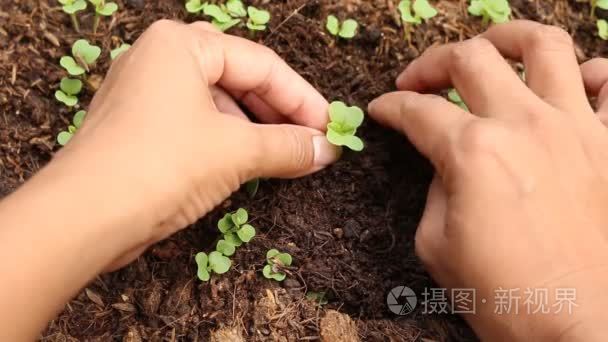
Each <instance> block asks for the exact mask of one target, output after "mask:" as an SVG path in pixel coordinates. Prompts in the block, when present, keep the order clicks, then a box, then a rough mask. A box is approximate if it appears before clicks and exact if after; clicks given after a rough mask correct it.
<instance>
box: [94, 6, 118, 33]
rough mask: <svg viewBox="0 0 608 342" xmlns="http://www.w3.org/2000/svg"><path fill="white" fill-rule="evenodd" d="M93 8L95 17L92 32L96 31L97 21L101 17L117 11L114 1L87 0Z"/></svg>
mask: <svg viewBox="0 0 608 342" xmlns="http://www.w3.org/2000/svg"><path fill="white" fill-rule="evenodd" d="M89 1H90V2H91V3H92V4H93V6H94V8H95V19H94V21H93V33H97V29H98V28H99V21H100V20H101V17H110V16H112V14H114V13H115V12H116V11H118V5H117V4H116V3H115V2H106V0H89Z"/></svg>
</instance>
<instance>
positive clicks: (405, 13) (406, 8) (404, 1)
mask: <svg viewBox="0 0 608 342" xmlns="http://www.w3.org/2000/svg"><path fill="white" fill-rule="evenodd" d="M398 8H399V12H400V13H401V20H403V22H405V23H409V24H414V25H415V24H420V23H421V20H420V18H417V17H414V15H413V14H412V1H410V0H401V2H400V3H399V6H398Z"/></svg>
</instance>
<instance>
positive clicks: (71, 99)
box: [55, 90, 78, 107]
mask: <svg viewBox="0 0 608 342" xmlns="http://www.w3.org/2000/svg"><path fill="white" fill-rule="evenodd" d="M55 98H56V99H57V101H59V102H61V103H63V104H64V105H66V106H68V107H74V106H75V105H77V104H78V98H77V97H76V96H73V95H68V94H66V93H64V92H63V91H61V90H57V91H56V92H55Z"/></svg>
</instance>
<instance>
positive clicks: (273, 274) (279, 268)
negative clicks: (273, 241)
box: [262, 249, 292, 281]
mask: <svg viewBox="0 0 608 342" xmlns="http://www.w3.org/2000/svg"><path fill="white" fill-rule="evenodd" d="M291 262H292V258H291V255H289V254H288V253H281V252H279V251H278V250H276V249H271V250H269V251H268V253H266V263H267V265H266V266H264V269H263V271H262V273H263V274H264V277H266V278H267V279H274V280H276V281H283V280H285V277H287V275H286V274H285V272H284V269H285V267H287V266H291Z"/></svg>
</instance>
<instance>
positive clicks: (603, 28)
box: [597, 19, 608, 40]
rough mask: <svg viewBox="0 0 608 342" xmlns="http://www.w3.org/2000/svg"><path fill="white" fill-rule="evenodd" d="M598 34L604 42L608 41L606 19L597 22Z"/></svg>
mask: <svg viewBox="0 0 608 342" xmlns="http://www.w3.org/2000/svg"><path fill="white" fill-rule="evenodd" d="M597 34H598V35H599V36H600V38H602V39H603V40H608V21H606V20H604V19H600V20H598V21H597Z"/></svg>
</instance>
